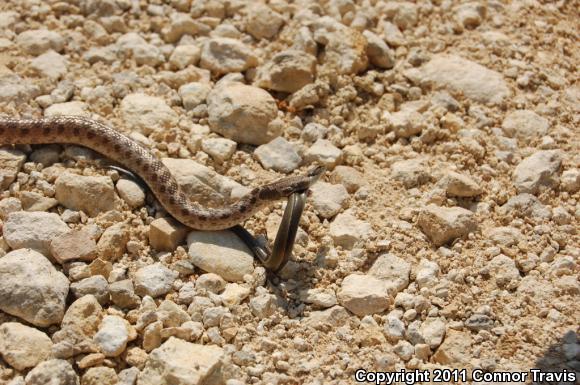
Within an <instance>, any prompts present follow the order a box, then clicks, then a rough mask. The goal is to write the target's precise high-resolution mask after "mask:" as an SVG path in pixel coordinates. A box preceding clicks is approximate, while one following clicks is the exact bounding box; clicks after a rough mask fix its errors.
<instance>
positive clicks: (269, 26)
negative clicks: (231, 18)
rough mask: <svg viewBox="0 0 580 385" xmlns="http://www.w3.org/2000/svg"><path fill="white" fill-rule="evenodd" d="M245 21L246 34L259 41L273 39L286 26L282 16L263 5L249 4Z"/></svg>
mask: <svg viewBox="0 0 580 385" xmlns="http://www.w3.org/2000/svg"><path fill="white" fill-rule="evenodd" d="M245 21H246V22H245V29H246V32H248V33H249V34H250V35H252V36H253V37H254V38H256V39H258V40H260V39H269V38H271V37H273V36H274V35H276V34H277V33H278V30H279V29H280V28H281V27H282V25H283V24H284V18H283V17H282V15H280V14H279V13H278V12H276V11H274V10H272V9H271V8H270V7H269V6H268V5H266V4H261V3H250V4H249V6H248V7H247V8H246V20H245Z"/></svg>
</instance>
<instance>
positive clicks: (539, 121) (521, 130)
mask: <svg viewBox="0 0 580 385" xmlns="http://www.w3.org/2000/svg"><path fill="white" fill-rule="evenodd" d="M549 127H550V124H549V122H548V120H547V119H545V118H542V117H541V116H539V115H538V114H536V113H535V112H534V111H530V110H515V111H512V112H510V113H508V114H507V116H506V117H505V119H504V120H503V122H502V123H501V128H502V130H503V132H504V134H505V135H506V136H508V137H510V138H517V139H519V140H521V141H522V142H523V143H526V144H528V143H530V142H531V141H532V140H534V139H537V138H540V137H542V136H544V135H546V134H547V133H548V128H549Z"/></svg>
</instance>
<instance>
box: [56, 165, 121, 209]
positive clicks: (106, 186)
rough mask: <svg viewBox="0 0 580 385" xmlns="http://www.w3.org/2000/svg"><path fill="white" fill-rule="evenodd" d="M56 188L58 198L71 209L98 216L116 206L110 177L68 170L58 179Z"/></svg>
mask: <svg viewBox="0 0 580 385" xmlns="http://www.w3.org/2000/svg"><path fill="white" fill-rule="evenodd" d="M55 188H56V195H55V196H56V199H57V200H58V201H59V203H60V204H62V205H63V206H65V207H67V208H69V209H72V210H82V211H84V212H85V213H87V214H89V215H90V216H96V215H97V214H99V213H101V212H103V211H109V210H113V209H114V208H115V197H116V194H115V187H114V186H113V182H112V181H111V178H109V177H106V176H84V175H76V174H71V173H68V172H66V173H63V174H62V175H60V176H59V177H58V178H57V179H56V182H55Z"/></svg>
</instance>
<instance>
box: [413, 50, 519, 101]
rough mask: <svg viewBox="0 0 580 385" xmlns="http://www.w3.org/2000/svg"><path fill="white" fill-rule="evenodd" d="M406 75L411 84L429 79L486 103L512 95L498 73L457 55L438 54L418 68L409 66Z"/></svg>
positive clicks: (428, 80) (502, 99)
mask: <svg viewBox="0 0 580 385" xmlns="http://www.w3.org/2000/svg"><path fill="white" fill-rule="evenodd" d="M405 76H407V77H408V78H410V79H411V80H412V81H413V82H414V83H417V84H418V83H425V82H431V83H433V84H434V85H437V86H440V87H447V89H449V90H451V91H453V92H462V93H463V94H464V95H465V96H466V97H468V98H469V99H472V100H474V101H476V102H480V103H485V104H498V103H501V102H502V101H504V100H505V99H506V98H507V97H509V96H510V95H511V91H510V89H509V87H508V85H507V83H506V82H505V80H504V79H503V77H502V76H501V74H499V73H497V72H495V71H493V70H490V69H488V68H486V67H484V66H482V65H480V64H477V63H475V62H472V61H470V60H467V59H464V58H462V57H460V56H455V55H447V54H437V55H435V56H433V58H432V59H431V60H430V61H429V62H427V63H426V64H425V65H423V66H422V67H421V68H412V69H410V70H407V71H406V72H405Z"/></svg>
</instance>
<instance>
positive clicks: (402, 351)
mask: <svg viewBox="0 0 580 385" xmlns="http://www.w3.org/2000/svg"><path fill="white" fill-rule="evenodd" d="M393 352H395V354H396V355H397V356H399V358H400V359H401V360H403V361H409V360H410V359H411V358H412V357H413V354H414V353H415V348H414V347H413V345H411V344H410V343H409V342H407V341H405V340H401V341H399V342H397V344H396V345H395V346H394V347H393Z"/></svg>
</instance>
